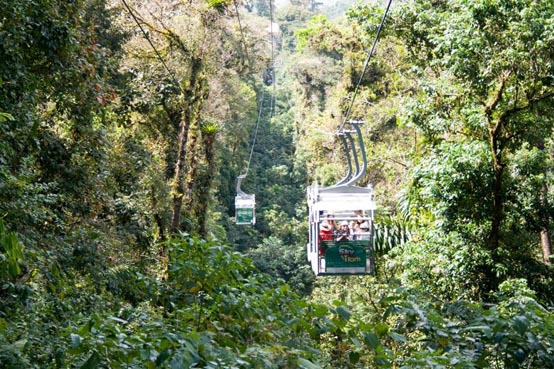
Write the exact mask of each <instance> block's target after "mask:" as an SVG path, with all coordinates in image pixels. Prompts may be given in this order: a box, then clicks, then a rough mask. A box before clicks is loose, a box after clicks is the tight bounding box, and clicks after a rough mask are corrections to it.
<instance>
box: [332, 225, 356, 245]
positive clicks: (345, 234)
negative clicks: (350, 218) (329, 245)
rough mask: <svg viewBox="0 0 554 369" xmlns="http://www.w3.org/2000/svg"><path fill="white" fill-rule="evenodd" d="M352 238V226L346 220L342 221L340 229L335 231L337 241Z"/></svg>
mask: <svg viewBox="0 0 554 369" xmlns="http://www.w3.org/2000/svg"><path fill="white" fill-rule="evenodd" d="M349 240H352V232H351V231H350V226H349V225H348V222H347V221H346V220H343V221H342V222H340V229H339V230H338V231H336V232H335V241H337V242H340V241H349Z"/></svg>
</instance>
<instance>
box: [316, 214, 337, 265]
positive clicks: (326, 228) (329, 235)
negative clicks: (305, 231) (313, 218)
mask: <svg viewBox="0 0 554 369" xmlns="http://www.w3.org/2000/svg"><path fill="white" fill-rule="evenodd" d="M333 234H334V229H333V227H332V226H331V224H329V222H327V221H326V220H324V221H323V222H321V224H320V225H319V239H318V241H319V242H318V244H319V255H321V256H323V255H325V249H324V248H323V247H322V245H321V241H332V240H333Z"/></svg>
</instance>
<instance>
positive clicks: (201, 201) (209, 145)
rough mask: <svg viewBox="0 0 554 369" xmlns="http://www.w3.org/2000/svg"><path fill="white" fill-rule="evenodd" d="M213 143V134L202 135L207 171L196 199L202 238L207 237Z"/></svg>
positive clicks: (212, 174)
mask: <svg viewBox="0 0 554 369" xmlns="http://www.w3.org/2000/svg"><path fill="white" fill-rule="evenodd" d="M214 142H215V132H213V133H212V132H210V133H207V132H205V133H204V135H203V143H204V155H205V158H206V163H207V171H206V173H205V174H204V176H205V180H204V181H203V182H204V186H203V188H202V190H201V191H200V193H199V198H198V214H197V218H198V232H199V233H200V235H201V236H202V237H204V238H205V237H206V236H207V235H208V230H207V227H206V226H207V224H206V223H207V218H208V206H209V200H210V188H211V186H212V181H213V178H214V173H215V167H216V166H215V164H216V163H215V160H214V156H215V155H214Z"/></svg>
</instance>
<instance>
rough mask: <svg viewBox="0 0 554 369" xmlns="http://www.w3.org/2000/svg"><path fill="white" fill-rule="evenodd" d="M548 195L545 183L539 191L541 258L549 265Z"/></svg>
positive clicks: (550, 248)
mask: <svg viewBox="0 0 554 369" xmlns="http://www.w3.org/2000/svg"><path fill="white" fill-rule="evenodd" d="M547 193H548V186H547V184H546V182H545V183H543V185H542V191H541V208H542V209H543V210H542V211H541V246H542V256H543V258H544V263H545V264H546V265H550V264H551V261H550V256H551V255H552V247H551V245H550V233H549V232H548V226H549V224H550V219H549V216H548V214H547V212H546V211H544V209H547V206H548V200H547V198H546V194H547Z"/></svg>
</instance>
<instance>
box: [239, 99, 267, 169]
mask: <svg viewBox="0 0 554 369" xmlns="http://www.w3.org/2000/svg"><path fill="white" fill-rule="evenodd" d="M264 97H265V91H262V97H261V99H260V107H259V109H258V119H257V120H256V128H255V129H254V138H253V139H252V147H251V148H250V155H249V156H248V163H247V165H246V172H245V173H244V176H246V175H247V174H248V170H249V169H250V162H251V161H252V155H253V154H254V146H255V145H256V139H257V137H258V128H259V126H260V120H261V117H262V111H263V107H264Z"/></svg>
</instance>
